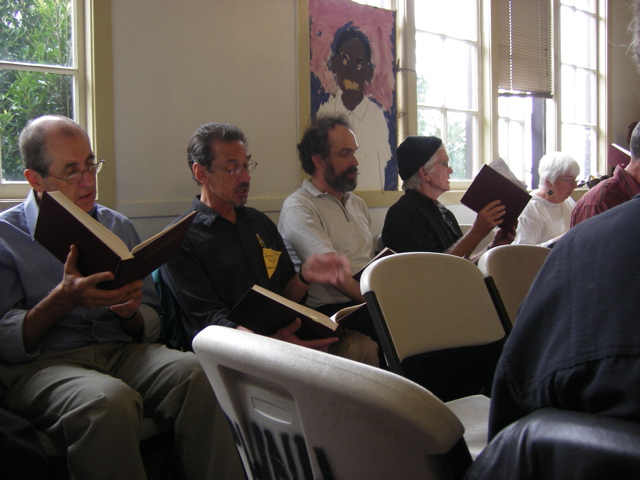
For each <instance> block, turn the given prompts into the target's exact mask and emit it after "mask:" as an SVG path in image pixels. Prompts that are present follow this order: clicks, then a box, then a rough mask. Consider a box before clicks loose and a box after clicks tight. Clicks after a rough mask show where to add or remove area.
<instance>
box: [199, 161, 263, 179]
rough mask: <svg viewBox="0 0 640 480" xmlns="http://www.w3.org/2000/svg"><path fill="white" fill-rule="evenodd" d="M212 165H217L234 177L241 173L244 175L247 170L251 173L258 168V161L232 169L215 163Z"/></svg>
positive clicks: (211, 164) (219, 168)
mask: <svg viewBox="0 0 640 480" xmlns="http://www.w3.org/2000/svg"><path fill="white" fill-rule="evenodd" d="M209 165H210V166H211V167H215V168H217V169H218V170H222V171H223V172H227V173H228V174H229V175H231V176H232V177H239V176H240V175H242V174H243V173H244V172H245V171H246V172H247V173H251V172H253V171H254V170H255V169H256V168H258V162H249V163H247V164H245V165H242V166H241V167H240V166H239V167H236V168H232V169H231V170H227V169H226V168H223V167H219V166H217V165H214V164H213V163H210V164H209Z"/></svg>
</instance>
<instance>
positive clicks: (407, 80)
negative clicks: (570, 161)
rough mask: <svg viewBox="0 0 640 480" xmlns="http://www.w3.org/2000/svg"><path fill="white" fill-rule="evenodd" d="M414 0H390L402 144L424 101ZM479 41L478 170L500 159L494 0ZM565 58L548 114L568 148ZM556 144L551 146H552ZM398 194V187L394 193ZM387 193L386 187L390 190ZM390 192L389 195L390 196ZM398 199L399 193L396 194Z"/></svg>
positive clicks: (484, 13) (602, 104)
mask: <svg viewBox="0 0 640 480" xmlns="http://www.w3.org/2000/svg"><path fill="white" fill-rule="evenodd" d="M414 1H419V0H390V3H391V5H390V8H391V9H395V10H396V22H397V35H396V38H397V47H396V48H397V53H398V61H399V70H398V74H397V75H398V80H397V86H398V91H397V101H398V116H399V120H398V143H400V142H401V141H402V140H403V139H404V138H406V137H407V136H408V135H416V134H417V131H418V116H417V110H418V107H417V105H418V102H417V93H416V58H415V48H416V43H415V9H414ZM595 1H596V7H597V15H596V21H597V23H598V25H597V35H598V39H596V45H597V52H596V69H597V86H596V96H597V98H596V104H595V105H594V108H596V109H597V113H596V118H597V122H596V131H597V135H596V142H597V148H596V151H597V158H598V159H597V166H596V168H597V169H598V171H601V172H602V171H604V169H605V168H606V164H605V158H606V155H605V154H606V144H607V138H608V137H607V126H608V123H607V110H606V101H607V100H606V91H607V88H608V86H607V71H606V44H603V43H605V42H602V41H601V40H600V39H602V38H607V36H606V23H607V14H608V5H607V0H595ZM477 8H478V15H477V21H478V32H479V36H478V42H479V51H478V55H479V59H478V70H479V71H478V89H479V92H478V94H479V96H478V101H479V105H478V108H479V112H480V113H479V117H478V119H477V128H478V137H477V138H478V144H477V149H478V155H477V157H476V164H475V165H474V166H473V174H472V176H475V173H477V171H478V170H479V169H480V168H481V166H482V165H483V164H485V163H489V162H490V161H492V160H494V159H496V158H497V157H498V155H499V134H498V125H499V114H498V99H499V95H498V88H497V85H498V71H497V62H495V61H492V58H491V48H492V46H494V45H495V44H496V39H495V38H494V35H495V33H493V32H492V30H493V29H492V28H483V25H491V24H492V23H494V21H495V19H494V18H492V15H494V14H495V12H493V11H492V8H491V1H490V0H478V4H477ZM552 9H553V12H554V13H553V18H554V31H555V32H559V31H560V30H559V28H560V25H559V22H560V20H559V10H560V1H559V0H553V2H552ZM559 37H560V35H559V34H556V35H554V42H556V45H554V47H555V51H556V52H558V51H559V49H558V48H559V46H558V45H557V42H558V41H559ZM560 66H561V64H560V60H559V59H558V58H557V56H556V57H555V58H554V66H553V67H554V68H553V72H554V85H556V92H555V95H554V97H555V98H554V100H553V104H554V110H555V111H554V112H553V113H548V114H547V116H549V115H551V116H552V117H553V121H552V122H551V123H550V125H547V128H548V129H549V128H551V129H552V131H549V134H550V135H551V136H552V142H553V145H554V148H555V149H556V150H560V149H561V148H562V143H561V142H562V136H561V129H562V122H561V118H562V117H561V108H560V105H561V101H562V95H561V83H560V78H559V75H560ZM548 148H551V147H548ZM470 182H471V180H452V181H451V188H452V190H451V191H449V192H445V193H444V194H443V196H442V197H441V200H442V201H443V203H448V204H451V203H458V202H459V199H460V198H461V197H462V195H463V194H464V191H465V190H466V188H467V187H468V185H469V184H470ZM358 193H359V194H360V195H361V196H363V197H364V198H365V200H366V201H367V204H368V205H369V206H388V205H390V203H388V200H389V198H387V199H386V200H387V201H385V199H384V197H383V196H382V195H380V193H379V192H358ZM391 193H393V192H391ZM385 194H386V192H385ZM387 197H389V195H387ZM393 197H394V198H396V197H395V196H393Z"/></svg>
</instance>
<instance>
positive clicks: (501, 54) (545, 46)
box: [492, 0, 553, 98]
mask: <svg viewBox="0 0 640 480" xmlns="http://www.w3.org/2000/svg"><path fill="white" fill-rule="evenodd" d="M492 8H493V9H494V11H493V19H494V21H495V22H496V24H497V25H496V28H497V41H498V65H499V78H498V88H499V89H500V90H503V91H505V92H511V93H529V94H531V95H534V96H538V97H546V98H551V97H552V96H553V28H552V26H553V23H552V9H551V1H550V0H493V1H492Z"/></svg>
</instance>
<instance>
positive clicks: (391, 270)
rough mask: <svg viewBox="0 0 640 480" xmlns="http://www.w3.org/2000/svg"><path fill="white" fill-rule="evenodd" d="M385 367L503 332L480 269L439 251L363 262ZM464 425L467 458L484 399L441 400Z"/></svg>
mask: <svg viewBox="0 0 640 480" xmlns="http://www.w3.org/2000/svg"><path fill="white" fill-rule="evenodd" d="M360 289H361V291H362V293H363V295H364V297H365V298H366V300H367V307H368V308H369V310H370V312H371V317H372V319H373V322H374V325H375V327H376V333H377V334H378V340H379V341H380V344H381V345H382V348H383V350H384V354H385V357H386V359H387V362H388V364H389V367H390V369H391V371H393V372H395V373H398V374H399V375H404V370H403V367H402V361H403V360H405V359H407V358H409V357H412V356H414V355H418V354H422V353H427V352H436V351H442V350H446V349H452V348H459V347H469V346H480V345H486V344H489V343H493V342H497V341H499V340H500V339H502V338H503V337H504V335H505V331H504V328H503V327H502V325H501V322H500V319H499V317H498V314H497V312H496V310H495V308H494V305H493V301H492V299H491V296H490V295H489V291H488V290H487V288H486V286H485V283H484V278H483V276H482V273H481V272H480V270H478V268H477V267H476V266H475V265H474V264H473V263H471V262H469V261H468V260H465V259H463V258H460V257H456V256H453V255H447V254H444V253H424V252H420V253H400V254H396V255H390V256H388V257H385V258H382V259H379V260H377V261H375V262H373V263H372V264H371V265H369V266H368V267H367V268H366V269H365V271H364V273H363V274H362V278H361V279H360ZM447 405H448V406H450V408H452V410H453V411H454V412H456V413H457V414H458V415H459V417H460V418H461V420H462V423H463V424H464V425H465V430H466V433H465V439H466V440H467V443H468V444H469V449H470V450H471V453H472V456H474V458H475V456H476V455H477V454H478V453H479V452H480V450H482V448H483V447H484V446H485V445H486V438H487V422H488V414H489V405H490V401H489V399H488V398H487V397H486V396H484V395H474V396H471V397H466V398H462V399H459V400H455V401H453V402H449V403H447Z"/></svg>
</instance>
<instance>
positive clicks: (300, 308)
mask: <svg viewBox="0 0 640 480" xmlns="http://www.w3.org/2000/svg"><path fill="white" fill-rule="evenodd" d="M253 290H255V291H256V292H258V293H261V294H262V295H264V296H265V297H269V298H271V299H273V300H275V301H277V302H278V303H281V304H282V305H285V306H287V307H289V308H290V309H291V310H295V311H296V312H299V313H301V314H303V315H306V316H307V317H310V318H313V319H314V320H315V321H317V322H319V323H322V324H324V325H327V326H329V328H332V329H334V330H335V326H331V325H332V324H335V321H334V320H333V319H332V318H329V317H327V316H326V315H325V314H323V313H320V312H318V311H316V310H314V309H313V308H309V307H305V306H304V305H300V304H299V303H296V302H294V301H293V300H289V299H288V298H285V297H283V296H282V295H278V294H277V293H273V292H271V291H270V290H267V289H266V288H262V287H261V286H260V285H254V286H253Z"/></svg>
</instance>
